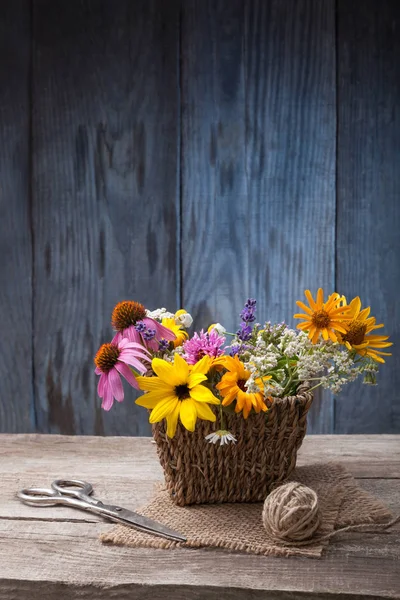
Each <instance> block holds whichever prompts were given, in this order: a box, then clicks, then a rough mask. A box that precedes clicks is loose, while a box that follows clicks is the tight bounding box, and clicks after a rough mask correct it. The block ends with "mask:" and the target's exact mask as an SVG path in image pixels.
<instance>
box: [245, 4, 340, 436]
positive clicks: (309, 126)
mask: <svg viewBox="0 0 400 600" xmlns="http://www.w3.org/2000/svg"><path fill="white" fill-rule="evenodd" d="M246 9H247V10H246V23H247V30H246V47H245V56H246V124H247V127H246V148H247V157H246V158H247V160H246V173H247V177H248V192H249V197H250V199H251V207H250V211H249V221H250V223H249V231H250V235H249V242H248V243H249V257H250V261H251V262H250V264H251V270H250V273H251V281H252V286H253V290H254V292H253V293H254V295H255V297H257V298H258V300H259V315H263V316H266V319H267V320H271V321H272V322H280V321H286V322H287V323H289V324H290V325H294V323H295V321H294V319H293V318H292V315H293V314H294V313H295V312H297V309H296V304H295V301H296V300H297V299H303V291H304V289H306V288H310V289H311V290H313V292H316V290H317V288H318V287H323V288H325V289H326V290H327V291H329V290H333V286H334V235H335V233H334V224H335V150H336V143H335V132H336V90H335V3H334V2H333V1H330V0H328V1H325V2H320V1H319V0H300V1H298V2H295V3H291V2H281V1H280V0H269V1H267V2H265V1H263V0H260V1H257V2H249V3H247V5H246ZM296 323H297V321H296ZM332 401H333V400H332V396H331V394H329V393H327V392H323V391H322V390H318V393H317V394H316V396H315V402H314V404H313V406H312V409H311V411H310V413H309V419H308V423H309V425H308V431H309V432H310V433H313V432H315V433H331V432H332V431H333V410H332V408H333V405H332Z"/></svg>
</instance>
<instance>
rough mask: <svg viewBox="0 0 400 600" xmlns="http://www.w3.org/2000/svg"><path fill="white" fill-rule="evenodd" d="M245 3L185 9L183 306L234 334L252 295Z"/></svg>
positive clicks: (199, 321)
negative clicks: (244, 304) (246, 145)
mask: <svg viewBox="0 0 400 600" xmlns="http://www.w3.org/2000/svg"><path fill="white" fill-rule="evenodd" d="M244 4H245V3H244V2H243V0H218V1H213V0H206V1H204V0H191V1H190V2H183V3H182V24H181V29H182V31H181V110H182V136H181V149H182V170H181V180H182V189H181V194H182V286H183V287H182V301H183V305H184V306H185V308H187V310H190V312H191V313H192V314H193V316H194V317H195V324H194V325H195V327H196V328H197V329H200V328H202V327H204V328H207V327H208V326H209V325H210V324H211V323H215V322H218V321H219V322H221V323H224V324H225V325H226V327H227V328H228V331H235V330H236V329H237V326H235V325H236V324H237V322H238V319H239V313H240V310H241V308H242V306H243V302H244V301H245V299H246V298H247V297H248V296H249V294H250V292H251V287H250V285H249V265H248V261H249V257H248V234H249V231H248V196H247V181H246V175H245V86H244V64H243V40H244V25H245V23H244Z"/></svg>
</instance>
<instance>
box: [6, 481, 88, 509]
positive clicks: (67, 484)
mask: <svg viewBox="0 0 400 600" xmlns="http://www.w3.org/2000/svg"><path fill="white" fill-rule="evenodd" d="M92 492H93V486H92V485H91V484H90V483H87V481H81V480H79V479H56V481H53V483H52V484H51V489H46V488H28V489H24V490H21V491H20V492H18V494H17V496H18V498H19V499H20V500H22V501H23V502H25V503H26V504H30V505H34V506H37V505H38V504H40V505H41V506H56V505H57V504H69V505H71V506H78V508H81V507H80V505H77V504H76V502H75V501H74V499H76V500H79V501H81V502H84V503H86V504H88V505H91V504H97V501H96V500H94V499H92V498H90V494H92Z"/></svg>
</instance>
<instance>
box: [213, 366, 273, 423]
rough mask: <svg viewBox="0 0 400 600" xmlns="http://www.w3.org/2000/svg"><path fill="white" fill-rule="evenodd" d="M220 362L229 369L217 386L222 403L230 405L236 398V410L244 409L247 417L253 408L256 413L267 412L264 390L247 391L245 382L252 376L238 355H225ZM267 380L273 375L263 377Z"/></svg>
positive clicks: (244, 414)
mask: <svg viewBox="0 0 400 600" xmlns="http://www.w3.org/2000/svg"><path fill="white" fill-rule="evenodd" d="M219 362H220V363H222V364H223V365H224V367H225V369H227V372H226V373H225V374H224V375H223V376H222V379H221V381H220V382H219V383H218V384H217V386H216V388H217V390H219V391H220V393H221V396H222V397H223V400H222V405H223V406H228V405H229V404H232V402H233V401H234V400H236V406H235V412H237V413H238V412H240V411H241V410H243V417H244V418H245V419H247V417H248V416H249V414H250V411H251V409H252V408H254V410H255V412H256V413H259V412H260V411H261V410H262V411H263V412H265V411H266V410H268V409H267V406H266V404H265V402H264V394H263V393H262V391H260V392H256V393H250V392H247V391H246V388H245V383H246V381H247V380H248V378H249V377H250V375H251V373H250V371H247V370H246V369H245V368H244V364H243V363H242V362H241V361H240V360H239V358H238V356H237V355H235V356H234V357H232V356H224V357H222V356H221V357H220V358H219ZM263 379H264V380H265V381H267V380H268V379H271V376H270V375H268V376H267V377H264V378H263ZM259 387H260V390H261V389H263V386H262V382H261V381H260V382H259Z"/></svg>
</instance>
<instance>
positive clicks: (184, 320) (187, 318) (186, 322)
mask: <svg viewBox="0 0 400 600" xmlns="http://www.w3.org/2000/svg"><path fill="white" fill-rule="evenodd" d="M174 319H175V323H176V324H177V325H183V327H186V328H187V327H190V326H191V324H192V323H193V317H192V315H190V314H189V313H183V314H182V315H179V316H178V317H174Z"/></svg>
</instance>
